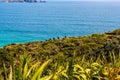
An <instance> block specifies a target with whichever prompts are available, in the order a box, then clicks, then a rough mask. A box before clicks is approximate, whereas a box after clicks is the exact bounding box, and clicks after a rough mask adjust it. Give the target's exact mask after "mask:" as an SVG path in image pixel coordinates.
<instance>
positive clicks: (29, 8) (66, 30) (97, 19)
mask: <svg viewBox="0 0 120 80" xmlns="http://www.w3.org/2000/svg"><path fill="white" fill-rule="evenodd" d="M117 28H120V3H116V2H108V3H107V2H73V1H71V2H47V3H3V2H0V46H4V45H7V44H12V43H23V42H29V41H36V40H37V41H38V40H47V39H49V38H53V37H64V36H84V35H90V34H93V33H104V32H107V31H110V30H114V29H117Z"/></svg>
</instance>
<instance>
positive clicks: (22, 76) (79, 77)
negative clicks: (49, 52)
mask: <svg viewBox="0 0 120 80" xmlns="http://www.w3.org/2000/svg"><path fill="white" fill-rule="evenodd" d="M86 57H87V55H83V56H81V57H77V56H75V53H74V55H73V56H72V57H70V58H68V59H67V60H66V57H65V55H64V54H60V55H58V56H57V57H55V58H53V59H52V60H48V61H45V62H44V63H41V62H39V61H36V60H34V58H32V57H31V56H30V55H28V54H27V53H24V54H23V55H21V56H20V57H19V59H20V60H19V61H18V62H17V65H16V63H15V62H16V61H13V63H14V64H13V65H10V66H9V67H7V66H6V64H5V63H4V62H3V70H0V71H1V72H0V80H120V53H118V54H117V55H115V53H114V52H110V55H109V57H107V56H105V54H104V53H103V54H102V56H101V55H100V56H98V58H97V59H94V57H91V59H89V60H88V59H87V58H86ZM108 58H109V60H108ZM54 59H55V60H54ZM13 66H14V67H13ZM7 68H8V69H7ZM47 72H48V73H47Z"/></svg>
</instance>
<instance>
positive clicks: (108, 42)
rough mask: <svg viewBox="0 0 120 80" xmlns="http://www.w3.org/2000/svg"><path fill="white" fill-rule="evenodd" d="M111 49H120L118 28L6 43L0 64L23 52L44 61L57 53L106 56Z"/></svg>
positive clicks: (0, 50) (77, 55) (0, 56)
mask: <svg viewBox="0 0 120 80" xmlns="http://www.w3.org/2000/svg"><path fill="white" fill-rule="evenodd" d="M111 51H114V52H115V53H116V54H117V53H119V51H120V29H117V30H115V31H112V32H108V33H105V34H93V35H91V36H83V37H81V36H79V37H68V38H67V37H65V38H62V39H59V38H57V39H55V38H53V39H49V40H47V41H40V42H29V43H25V44H11V45H7V46H4V47H3V48H1V49H0V66H2V62H6V63H7V64H8V65H9V64H11V63H10V62H11V59H14V60H18V59H17V57H19V55H22V54H23V53H27V54H29V55H31V56H33V58H35V59H36V60H40V61H43V62H44V61H45V60H48V59H50V58H53V57H54V56H56V55H58V54H64V55H65V56H66V59H67V58H69V57H71V56H73V54H74V53H75V55H76V57H80V56H81V55H84V54H86V55H88V56H87V58H88V59H89V58H90V57H91V56H94V57H95V58H96V57H97V56H98V55H100V54H102V53H104V54H105V55H106V56H108V55H109V52H111Z"/></svg>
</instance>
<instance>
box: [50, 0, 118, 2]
mask: <svg viewBox="0 0 120 80" xmlns="http://www.w3.org/2000/svg"><path fill="white" fill-rule="evenodd" d="M48 1H108V2H111V1H112V2H116V1H120V0H48Z"/></svg>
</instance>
